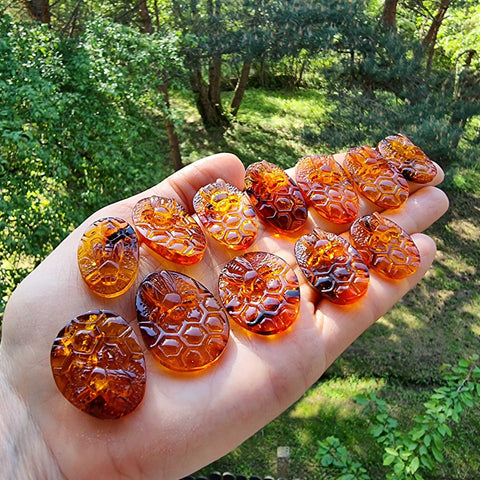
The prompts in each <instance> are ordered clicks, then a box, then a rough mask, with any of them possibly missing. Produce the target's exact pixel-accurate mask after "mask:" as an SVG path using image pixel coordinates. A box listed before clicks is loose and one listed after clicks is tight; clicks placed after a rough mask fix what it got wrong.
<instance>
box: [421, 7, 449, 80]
mask: <svg viewBox="0 0 480 480" xmlns="http://www.w3.org/2000/svg"><path fill="white" fill-rule="evenodd" d="M450 1H451V0H441V1H440V5H439V7H438V10H437V13H436V15H435V18H434V19H433V22H432V24H431V25H430V28H429V29H428V32H427V34H426V35H425V38H424V39H423V41H422V45H423V46H424V47H425V48H426V49H428V58H427V72H429V71H430V69H431V67H432V62H433V56H434V54H435V44H436V42H437V35H438V31H439V30H440V27H441V25H442V22H443V19H444V18H445V14H446V13H447V10H448V7H449V6H450Z"/></svg>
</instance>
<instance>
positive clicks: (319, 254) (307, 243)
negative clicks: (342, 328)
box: [295, 229, 370, 305]
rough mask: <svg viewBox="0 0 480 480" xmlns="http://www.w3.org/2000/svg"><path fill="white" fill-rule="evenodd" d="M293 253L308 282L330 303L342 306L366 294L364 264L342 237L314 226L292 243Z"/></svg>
mask: <svg viewBox="0 0 480 480" xmlns="http://www.w3.org/2000/svg"><path fill="white" fill-rule="evenodd" d="M295 256H296V258H297V263H298V265H299V267H300V269H301V270H302V272H303V274H304V275H305V277H306V279H307V280H308V282H309V283H310V285H312V287H313V288H315V290H317V292H319V293H320V294H321V295H323V296H324V297H325V298H327V299H328V300H330V301H331V302H333V303H337V304H340V305H346V304H350V303H354V302H356V301H357V300H359V299H360V298H361V297H363V295H365V293H367V289H368V283H369V280H370V274H369V271H368V267H367V265H366V264H365V262H364V260H363V259H362V257H361V255H360V254H359V253H358V252H357V251H356V250H355V248H353V246H352V245H351V244H350V243H349V242H348V241H347V240H345V239H344V238H343V237H340V236H338V235H335V234H333V233H330V232H324V231H323V230H320V229H315V230H314V231H313V232H312V233H309V234H307V235H303V236H302V237H301V238H300V239H299V240H298V242H297V243H296V244H295Z"/></svg>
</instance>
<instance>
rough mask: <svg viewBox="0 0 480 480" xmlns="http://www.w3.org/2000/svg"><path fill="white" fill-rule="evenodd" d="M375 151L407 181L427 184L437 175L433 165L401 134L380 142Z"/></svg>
mask: <svg viewBox="0 0 480 480" xmlns="http://www.w3.org/2000/svg"><path fill="white" fill-rule="evenodd" d="M377 150H378V151H379V152H380V154H381V155H383V156H384V157H385V158H386V159H387V160H388V161H389V162H391V163H393V164H394V165H395V166H396V167H397V168H398V169H399V170H400V172H401V173H402V175H403V176H404V177H405V178H406V179H407V180H410V181H412V182H415V183H428V182H431V181H432V180H433V179H434V177H435V175H436V174H437V168H436V167H435V164H434V163H433V162H432V161H431V160H430V159H429V158H428V157H427V156H426V155H425V153H423V152H422V150H421V149H420V148H419V147H417V146H416V145H414V144H413V143H412V142H411V141H410V140H409V139H408V138H407V137H406V136H405V135H403V134H402V133H399V134H397V135H391V136H389V137H386V138H384V139H383V140H381V141H380V143H379V144H378V146H377Z"/></svg>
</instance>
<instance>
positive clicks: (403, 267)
mask: <svg viewBox="0 0 480 480" xmlns="http://www.w3.org/2000/svg"><path fill="white" fill-rule="evenodd" d="M350 237H351V239H352V244H353V245H354V246H355V248H356V249H357V250H358V252H359V253H360V254H361V255H362V257H363V258H364V260H365V261H366V263H367V264H368V265H370V266H371V267H372V268H374V269H375V270H376V271H377V272H378V273H380V274H381V275H383V276H384V277H386V278H391V279H401V278H405V277H408V276H410V275H413V274H414V273H415V272H416V271H417V270H418V267H419V266H420V253H419V251H418V248H417V247H416V245H415V243H414V242H413V240H412V238H411V237H410V235H408V233H407V232H405V230H403V229H402V227H400V226H399V225H397V224H396V223H394V222H392V221H391V220H389V219H387V218H385V217H382V216H381V215H380V214H378V213H376V212H375V213H372V214H371V215H365V216H364V217H361V218H359V219H358V220H357V221H356V222H355V223H353V224H352V226H351V228H350Z"/></svg>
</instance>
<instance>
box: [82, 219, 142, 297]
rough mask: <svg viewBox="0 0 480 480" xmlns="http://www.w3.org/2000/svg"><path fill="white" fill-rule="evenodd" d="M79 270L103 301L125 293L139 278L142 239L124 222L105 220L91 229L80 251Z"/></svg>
mask: <svg viewBox="0 0 480 480" xmlns="http://www.w3.org/2000/svg"><path fill="white" fill-rule="evenodd" d="M77 259H78V268H79V269H80V274H81V275H82V278H83V280H84V281H85V283H86V284H87V286H88V288H90V290H92V291H93V292H95V293H96V294H97V295H100V296H102V297H117V296H119V295H121V294H122V293H125V292H126V291H127V290H128V289H129V288H130V286H131V285H132V283H133V281H134V280H135V278H136V276H137V271H138V259H139V252H138V239H137V235H136V233H135V230H134V229H133V227H132V226H131V225H130V224H128V223H127V222H126V221H125V220H122V219H121V218H113V217H109V218H102V219H101V220H97V221H96V222H94V223H93V224H92V225H90V226H89V227H88V229H87V231H86V232H85V233H84V234H83V236H82V238H81V240H80V243H79V245H78V250H77Z"/></svg>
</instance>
